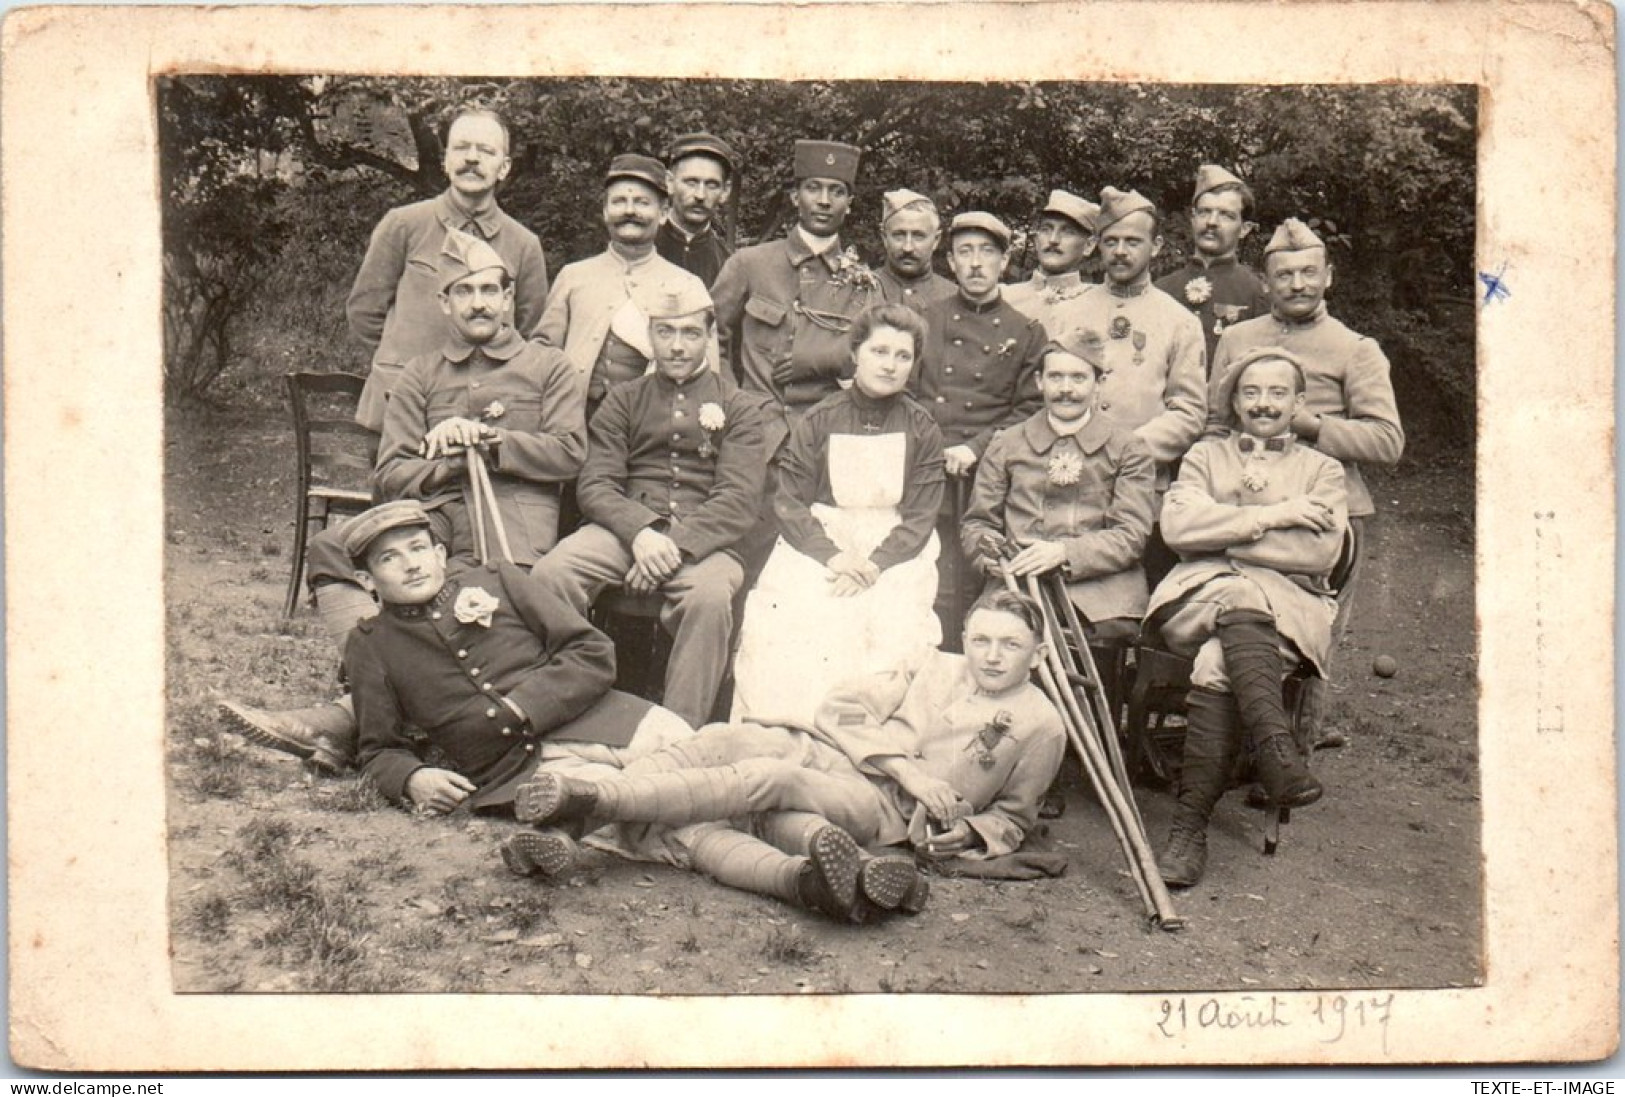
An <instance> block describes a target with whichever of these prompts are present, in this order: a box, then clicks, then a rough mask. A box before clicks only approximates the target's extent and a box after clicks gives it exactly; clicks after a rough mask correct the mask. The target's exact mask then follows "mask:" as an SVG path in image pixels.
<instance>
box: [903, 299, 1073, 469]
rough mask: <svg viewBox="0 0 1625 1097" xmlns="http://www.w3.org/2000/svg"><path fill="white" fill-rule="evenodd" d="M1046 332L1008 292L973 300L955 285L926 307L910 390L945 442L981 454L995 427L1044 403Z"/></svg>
mask: <svg viewBox="0 0 1625 1097" xmlns="http://www.w3.org/2000/svg"><path fill="white" fill-rule="evenodd" d="M1046 339H1047V336H1046V335H1045V334H1044V329H1043V327H1042V326H1041V325H1040V324H1039V323H1038V321H1036V320H1033V319H1031V318H1029V317H1028V316H1027V315H1026V314H1024V313H1021V312H1018V311H1016V309H1014V308H1013V307H1011V305H1010V303H1009V302H1008V301H1006V300H1004V298H1003V296H1002V291H1001V296H999V297H997V298H995V299H994V300H993V301H992V302H991V303H989V304H985V305H972V304H971V303H970V302H968V301H966V300H965V299H964V297H962V296H960V294H959V293H957V292H955V294H954V295H953V296H952V297H948V298H945V299H944V300H941V301H938V302H936V303H935V304H932V305H931V306H930V307H928V308H927V309H926V310H925V351H924V353H923V354H922V355H921V361H920V363H919V365H917V366H916V367H915V370H914V375H913V376H912V377H911V378H910V379H909V390H910V391H911V392H913V393H915V394H916V395H917V396H918V397H919V398H920V402H921V403H922V404H924V405H925V407H926V409H927V410H929V411H930V412H931V414H932V415H934V416H936V419H937V423H938V425H940V426H941V427H942V442H943V445H945V446H969V447H970V449H971V450H972V451H973V452H974V453H975V454H976V455H977V456H978V457H980V456H981V455H982V453H983V452H984V451H985V450H986V449H987V445H988V443H989V442H991V441H992V440H993V433H994V432H995V431H997V430H1002V429H1003V428H1005V427H1008V426H1011V425H1013V424H1015V423H1019V422H1021V421H1022V420H1023V419H1025V418H1027V416H1029V415H1031V414H1032V413H1033V412H1034V411H1037V410H1038V409H1039V408H1040V407H1042V406H1043V398H1042V397H1041V396H1040V395H1039V392H1038V367H1039V365H1040V364H1041V361H1042V359H1043V354H1044V343H1045V341H1046Z"/></svg>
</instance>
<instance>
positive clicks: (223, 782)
mask: <svg viewBox="0 0 1625 1097" xmlns="http://www.w3.org/2000/svg"><path fill="white" fill-rule="evenodd" d="M167 445H168V484H167V489H168V490H167V498H166V506H167V511H168V536H169V546H168V547H169V553H168V559H167V577H166V578H167V601H168V630H167V645H168V648H167V650H168V691H169V728H168V759H169V773H170V800H169V815H168V823H169V844H170V880H169V884H170V911H171V945H172V950H173V954H174V976H175V984H176V986H177V988H178V989H180V990H182V991H290V992H291V991H474V990H478V991H507V992H547V993H633V994H652V993H684V994H719V993H728V994H733V993H774V994H795V993H830V992H909V991H937V992H942V991H949V992H961V991H962V992H1015V991H1026V992H1033V991H1039V992H1044V991H1054V992H1061V991H1089V990H1153V989H1154V990H1198V989H1211V988H1233V989H1243V988H1252V987H1270V988H1273V987H1287V988H1307V987H1314V988H1354V987H1390V986H1392V987H1399V986H1461V985H1471V984H1473V983H1475V982H1477V981H1478V980H1479V979H1480V977H1481V975H1482V964H1481V960H1480V952H1481V921H1480V914H1481V906H1482V890H1481V882H1480V877H1479V849H1480V846H1479V829H1480V817H1479V809H1478V768H1477V728H1476V723H1475V720H1476V715H1475V713H1476V704H1475V697H1476V681H1475V679H1476V674H1475V668H1476V662H1475V640H1474V632H1473V614H1474V603H1473V517H1472V498H1473V493H1472V486H1473V485H1472V475H1471V469H1470V468H1467V467H1464V466H1461V465H1460V464H1459V463H1458V464H1453V465H1452V464H1444V465H1441V464H1437V463H1433V464H1430V465H1429V466H1427V467H1425V468H1424V467H1423V466H1421V465H1418V464H1415V463H1407V464H1406V465H1403V466H1401V468H1400V469H1399V470H1397V471H1396V472H1394V473H1388V474H1381V475H1378V476H1374V477H1373V478H1372V479H1373V482H1374V486H1375V490H1376V494H1377V499H1378V506H1379V508H1381V514H1380V516H1379V517H1378V519H1377V520H1376V521H1375V522H1374V523H1373V526H1372V528H1371V549H1370V552H1369V553H1368V556H1367V568H1366V571H1365V573H1364V577H1363V587H1362V592H1361V595H1360V601H1359V604H1358V607H1357V611H1356V616H1355V621H1354V633H1353V635H1352V636H1351V638H1350V643H1349V644H1348V646H1347V647H1345V649H1344V650H1343V652H1342V653H1341V654H1340V656H1339V659H1340V662H1339V667H1338V670H1339V674H1338V680H1337V682H1336V683H1335V684H1334V687H1333V689H1332V691H1331V698H1332V699H1331V722H1332V723H1333V724H1334V725H1336V726H1339V727H1341V728H1343V729H1344V730H1346V731H1347V732H1348V733H1349V734H1350V737H1351V742H1350V745H1349V746H1348V747H1346V748H1344V749H1342V750H1339V751H1334V752H1325V753H1322V754H1321V755H1319V756H1318V758H1317V762H1316V766H1317V769H1318V771H1319V773H1320V775H1321V777H1322V779H1323V780H1324V781H1325V782H1326V784H1327V788H1328V793H1327V797H1326V799H1325V800H1323V801H1322V802H1321V803H1320V804H1317V805H1315V806H1314V807H1312V808H1309V809H1306V810H1302V811H1299V812H1297V813H1295V814H1294V818H1293V822H1292V823H1291V824H1290V826H1288V827H1287V828H1286V830H1285V836H1284V841H1283V844H1282V848H1281V850H1280V852H1279V853H1278V854H1277V855H1276V856H1274V857H1269V858H1266V857H1263V856H1261V855H1260V853H1259V849H1258V840H1259V823H1260V815H1259V813H1257V812H1255V811H1252V810H1250V809H1248V808H1246V807H1245V806H1244V805H1243V804H1242V802H1241V797H1240V796H1239V795H1232V796H1230V797H1227V798H1226V800H1225V802H1224V803H1223V804H1222V805H1221V807H1220V809H1219V811H1218V813H1217V815H1216V817H1215V820H1214V825H1213V827H1212V830H1211V837H1212V852H1211V859H1210V868H1209V875H1208V878H1207V879H1206V880H1205V881H1204V882H1203V883H1202V885H1201V886H1199V887H1197V888H1195V889H1193V890H1192V891H1190V892H1187V893H1184V894H1176V896H1175V903H1176V906H1177V907H1178V909H1179V911H1180V913H1181V914H1182V915H1183V916H1184V917H1185V918H1186V920H1187V923H1188V925H1187V928H1186V929H1185V930H1184V931H1183V932H1182V933H1178V934H1169V933H1164V932H1161V931H1159V930H1155V929H1150V928H1148V927H1147V926H1146V924H1145V921H1144V919H1143V917H1142V915H1141V913H1140V909H1139V902H1138V899H1137V898H1136V896H1135V892H1134V888H1133V885H1132V883H1131V881H1130V879H1129V878H1128V876H1127V875H1126V872H1125V871H1124V868H1123V863H1122V859H1121V856H1120V854H1119V852H1118V849H1117V846H1116V843H1115V841H1114V840H1113V839H1112V837H1111V834H1110V830H1109V828H1108V827H1107V825H1106V822H1105V819H1104V817H1103V813H1102V812H1101V811H1100V810H1099V808H1098V807H1097V806H1096V805H1095V803H1094V801H1093V799H1092V797H1091V796H1090V795H1089V794H1087V793H1085V792H1084V791H1082V789H1081V788H1080V787H1079V784H1080V782H1079V780H1078V779H1077V778H1076V777H1074V781H1073V786H1072V788H1071V792H1070V796H1069V803H1068V811H1067V813H1066V815H1065V816H1064V817H1063V818H1062V819H1059V820H1056V821H1054V822H1053V823H1051V824H1050V825H1049V827H1048V831H1047V833H1046V834H1045V835H1044V836H1043V841H1044V842H1045V843H1047V844H1048V845H1049V847H1050V848H1053V849H1056V850H1059V851H1061V852H1063V853H1066V854H1067V855H1068V858H1069V868H1068V871H1067V872H1066V874H1065V875H1064V876H1062V877H1060V878H1058V879H1053V880H1045V881H1041V882H1036V883H987V882H978V881H971V880H947V879H944V880H938V881H936V882H935V884H934V887H933V892H932V899H931V903H930V905H929V907H928V908H927V909H926V911H925V912H924V913H922V914H921V915H919V916H917V917H914V918H899V919H896V920H893V921H889V922H886V923H883V924H881V925H878V926H871V927H848V926H840V925H835V924H833V923H830V922H829V921H827V920H825V919H822V918H820V917H818V916H816V915H812V914H808V913H806V912H802V911H798V910H794V909H791V908H789V907H786V906H784V905H783V904H781V903H778V902H776V901H773V900H770V899H765V898H761V897H758V896H753V895H747V894H743V893H740V892H735V891H730V890H727V889H724V888H721V887H718V886H716V885H715V884H712V883H711V882H709V881H707V880H705V879H703V878H701V877H698V876H694V875H691V874H688V873H684V872H681V871H679V870H676V869H673V868H668V867H665V866H657V865H646V864H635V863H631V862H627V861H622V860H618V859H615V858H612V857H610V856H608V855H606V854H602V853H588V854H587V855H586V856H585V857H584V859H583V862H582V864H581V866H580V868H579V869H578V871H576V872H575V873H574V874H573V875H572V876H570V877H569V878H568V879H564V880H558V881H551V882H540V883H539V882H536V881H533V880H527V879H521V878H518V877H514V876H511V875H509V874H508V873H507V872H506V870H505V869H504V868H503V866H502V863H501V861H500V859H499V858H498V856H497V854H496V846H497V843H498V841H499V840H500V838H501V837H502V835H503V834H504V833H505V831H506V830H507V828H509V827H511V826H513V825H514V824H512V823H503V822H501V821H493V820H485V819H471V818H467V817H463V816H452V817H449V818H420V817H414V816H412V815H409V814H407V813H405V812H402V811H399V810H397V809H394V808H391V807H388V806H387V805H384V804H382V803H381V802H380V801H379V800H378V798H377V797H376V796H375V795H374V794H373V793H371V791H370V790H368V789H367V788H366V787H365V786H363V785H361V784H360V783H358V782H356V781H354V780H350V779H341V780H315V779H312V778H310V777H309V776H307V775H306V774H305V773H304V772H303V771H302V770H301V769H300V767H299V765H298V763H297V762H296V761H295V760H294V759H292V758H287V757H284V756H282V755H278V754H275V753H272V752H268V751H265V750H262V749H260V748H257V747H254V746H251V745H248V744H245V743H244V742H242V741H241V740H240V739H238V738H237V737H235V736H233V735H231V734H229V733H227V732H226V731H224V729H223V728H222V727H221V726H220V725H219V723H218V721H217V719H216V716H215V706H216V704H217V702H218V700H219V699H220V698H222V697H231V698H234V699H237V700H240V701H244V702H247V703H250V704H263V705H269V706H284V705H295V704H306V703H309V702H311V701H313V700H317V699H321V698H326V697H330V696H332V695H334V693H335V692H336V684H337V682H336V671H337V665H336V662H337V661H336V654H335V652H334V650H333V647H332V645H331V644H330V643H329V641H327V640H326V639H325V638H324V637H323V636H321V635H320V632H319V630H318V629H317V628H316V627H315V624H314V622H313V620H312V619H311V617H310V615H309V614H308V612H304V613H301V614H300V615H299V616H297V617H296V618H295V619H294V621H293V622H292V623H290V624H288V625H286V626H284V625H283V624H282V622H281V621H280V612H281V599H282V592H283V588H284V584H285V583H286V580H287V567H288V560H287V555H286V554H287V552H288V547H289V545H290V543H291V503H290V499H289V493H290V492H291V467H292V464H293V460H292V450H291V440H290V438H289V436H288V433H287V430H286V427H285V426H284V425H283V419H282V416H281V415H280V414H278V413H277V412H276V411H274V410H253V411H250V410H244V411H237V412H219V411H214V412H204V411H194V412H191V413H187V414H185V415H180V414H177V415H176V416H174V417H173V418H172V420H171V422H170V424H169V434H168V442H167ZM1419 561H1425V562H1426V566H1417V564H1418V562H1419ZM1378 654H1388V655H1391V656H1393V657H1394V658H1395V659H1397V661H1398V663H1399V666H1400V668H1401V669H1400V672H1399V674H1398V675H1397V676H1396V677H1393V678H1379V677H1376V676H1375V675H1373V674H1372V672H1371V665H1372V659H1373V657H1374V656H1376V655H1378ZM1139 799H1140V804H1141V808H1142V811H1143V813H1144V815H1145V818H1146V823H1147V826H1148V829H1149V830H1150V831H1151V834H1152V838H1153V842H1154V843H1156V842H1158V841H1160V839H1161V836H1162V834H1163V831H1164V828H1165V826H1166V821H1167V817H1168V813H1169V799H1168V796H1167V794H1166V792H1165V791H1164V790H1161V789H1156V788H1146V789H1141V790H1140V792H1139Z"/></svg>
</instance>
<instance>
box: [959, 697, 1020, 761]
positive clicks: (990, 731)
mask: <svg viewBox="0 0 1625 1097" xmlns="http://www.w3.org/2000/svg"><path fill="white" fill-rule="evenodd" d="M1015 722H1016V718H1015V717H1014V716H1013V715H1011V713H1010V710H1009V709H1003V708H1001V709H1000V710H999V711H998V712H996V713H995V714H994V715H993V719H991V720H989V721H988V722H987V726H985V727H984V728H982V730H981V731H978V732H977V733H976V738H974V739H972V740H971V741H970V742H969V743H967V744H966V745H965V749H966V750H974V751H975V752H976V761H977V764H979V765H980V766H981V767H982V768H983V769H992V768H993V764H994V763H995V762H996V761H998V759H997V757H995V755H994V753H993V751H994V749H995V748H996V747H997V746H998V745H999V740H1001V739H1003V738H1004V737H1005V736H1006V735H1008V734H1010V725H1011V724H1014V723H1015Z"/></svg>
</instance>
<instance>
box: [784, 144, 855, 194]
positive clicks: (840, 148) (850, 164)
mask: <svg viewBox="0 0 1625 1097" xmlns="http://www.w3.org/2000/svg"><path fill="white" fill-rule="evenodd" d="M862 155H863V150H862V149H860V148H856V147H854V146H852V145H843V144H841V143H840V142H839V141H797V142H796V156H795V168H796V178H797V179H836V180H839V181H840V182H842V183H845V184H846V185H847V186H849V187H850V186H851V185H852V184H853V183H855V182H857V178H858V158H859V157H861V156H862Z"/></svg>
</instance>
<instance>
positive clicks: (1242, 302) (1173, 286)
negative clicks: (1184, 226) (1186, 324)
mask: <svg viewBox="0 0 1625 1097" xmlns="http://www.w3.org/2000/svg"><path fill="white" fill-rule="evenodd" d="M1252 214H1253V192H1252V190H1251V188H1249V187H1248V186H1247V184H1246V183H1243V182H1242V181H1241V180H1240V179H1238V178H1237V177H1236V176H1234V175H1232V174H1231V173H1230V172H1228V171H1226V170H1224V169H1223V168H1221V167H1219V166H1218V165H1216V164H1203V165H1202V166H1201V167H1200V168H1198V169H1196V194H1195V195H1194V196H1193V197H1192V198H1191V242H1192V243H1193V245H1194V247H1195V250H1194V251H1193V252H1192V253H1191V257H1190V261H1189V262H1187V263H1186V264H1185V265H1184V266H1183V267H1181V268H1180V269H1178V270H1176V271H1174V272H1173V273H1172V274H1165V275H1163V276H1162V277H1161V278H1159V279H1157V282H1156V285H1157V288H1158V289H1160V290H1162V291H1163V292H1164V293H1166V294H1168V296H1170V297H1172V298H1173V299H1174V300H1176V301H1183V302H1184V303H1185V304H1186V305H1187V306H1189V308H1190V310H1191V311H1192V312H1194V313H1196V315H1197V318H1198V319H1200V320H1201V321H1202V334H1203V337H1204V338H1205V339H1206V341H1207V357H1208V362H1209V363H1210V364H1211V363H1212V362H1213V360H1214V358H1213V350H1214V347H1216V346H1217V345H1218V342H1219V336H1221V335H1223V334H1224V330H1225V328H1227V327H1230V326H1232V325H1234V324H1239V323H1240V322H1241V321H1243V320H1251V319H1252V318H1253V317H1255V316H1263V315H1264V314H1265V313H1267V312H1268V311H1269V307H1270V306H1269V296H1268V295H1267V294H1266V293H1265V292H1264V281H1263V279H1261V278H1259V277H1258V275H1257V274H1256V273H1254V271H1253V270H1252V268H1250V267H1245V266H1242V264H1241V263H1240V261H1238V260H1237V258H1236V249H1237V248H1238V247H1240V246H1241V242H1242V241H1243V240H1245V239H1247V237H1248V236H1249V235H1251V234H1252V232H1253V230H1254V229H1256V228H1257V227H1258V226H1257V225H1256V224H1254V223H1253V221H1252V220H1251V217H1252Z"/></svg>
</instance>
